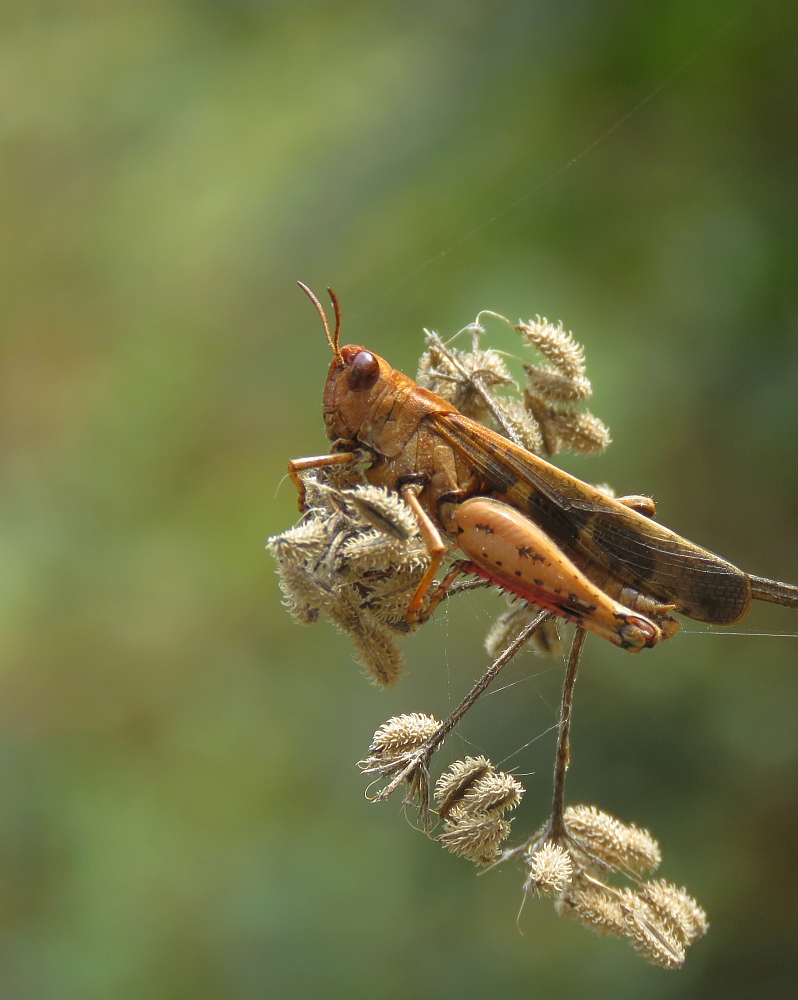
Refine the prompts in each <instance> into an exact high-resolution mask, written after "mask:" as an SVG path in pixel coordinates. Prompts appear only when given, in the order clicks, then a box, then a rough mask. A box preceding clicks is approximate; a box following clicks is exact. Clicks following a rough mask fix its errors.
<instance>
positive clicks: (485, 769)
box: [435, 757, 493, 818]
mask: <svg viewBox="0 0 798 1000" xmlns="http://www.w3.org/2000/svg"><path fill="white" fill-rule="evenodd" d="M491 772H493V765H492V764H491V762H490V761H489V760H488V758H487V757H466V758H465V760H456V761H455V762H454V763H453V764H452V765H451V767H450V768H449V770H448V771H444V773H443V774H442V775H441V776H440V778H438V780H437V782H436V783H435V801H436V803H437V805H438V814H439V815H440V816H441V818H444V817H446V816H447V815H448V814H449V813H450V812H451V811H452V809H454V808H455V806H457V805H459V804H460V803H461V802H462V801H463V799H464V798H465V795H466V792H467V791H468V790H469V789H470V788H471V786H472V785H473V784H474V783H475V782H476V781H479V779H480V778H484V776H485V775H486V774H489V773H491Z"/></svg>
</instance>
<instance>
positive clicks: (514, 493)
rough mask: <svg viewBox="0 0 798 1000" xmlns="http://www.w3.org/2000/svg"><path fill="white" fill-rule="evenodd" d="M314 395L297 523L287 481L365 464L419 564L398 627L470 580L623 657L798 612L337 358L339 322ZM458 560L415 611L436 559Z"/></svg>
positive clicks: (412, 391)
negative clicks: (765, 615) (313, 449)
mask: <svg viewBox="0 0 798 1000" xmlns="http://www.w3.org/2000/svg"><path fill="white" fill-rule="evenodd" d="M299 285H300V287H301V288H302V290H303V291H304V292H305V294H306V295H307V296H308V297H309V298H310V300H311V301H312V302H313V304H314V306H315V307H316V309H317V311H318V313H319V315H320V317H321V320H322V323H323V324H324V330H325V333H326V336H327V340H328V342H329V345H330V347H331V349H332V352H333V360H332V363H331V365H330V369H329V372H328V374H327V382H326V385H325V388H324V403H323V413H324V423H325V425H326V428H327V434H328V437H329V438H330V440H331V441H332V450H331V452H330V453H329V454H326V455H318V456H313V457H308V458H298V459H294V460H293V461H291V462H289V464H288V474H289V476H290V477H291V479H292V480H293V482H294V484H295V485H296V487H297V490H298V492H299V508H300V510H304V484H303V482H302V479H301V476H300V473H301V472H303V471H306V470H309V469H317V468H324V467H329V466H333V465H343V464H346V463H354V462H359V463H364V464H367V466H368V467H367V468H366V469H365V477H366V479H367V480H368V482H370V483H371V484H373V485H376V486H384V487H387V488H389V489H391V490H394V491H396V492H397V493H399V495H400V496H401V497H402V498H403V499H404V501H405V502H406V503H407V505H408V506H409V507H410V509H411V510H412V511H413V513H414V515H415V517H416V519H417V521H418V527H419V532H420V534H421V537H422V539H423V541H424V544H425V546H426V548H427V551H428V553H429V556H430V565H429V568H428V569H427V571H426V573H425V575H424V577H423V579H422V580H421V582H420V583H419V584H418V587H417V589H416V591H415V593H414V594H413V596H412V597H411V599H410V601H409V604H408V608H407V620H408V621H409V622H412V621H421V620H424V619H426V617H428V616H429V614H431V612H432V610H433V609H434V607H435V606H437V603H438V602H439V601H440V599H441V598H442V597H443V595H444V594H445V592H446V590H447V588H448V587H449V586H450V585H451V583H452V581H453V580H454V579H455V578H456V576H457V575H458V574H460V573H475V574H477V575H478V576H481V577H483V578H484V579H486V580H488V581H490V582H491V583H494V584H496V585H498V586H499V587H501V588H503V589H504V590H507V591H510V592H512V593H514V594H516V595H517V596H518V597H521V598H523V599H524V600H526V601H529V602H530V603H533V604H536V605H538V606H539V607H541V608H543V609H544V610H547V611H550V612H553V613H554V614H556V615H559V616H560V617H562V618H565V619H566V620H568V621H571V622H574V623H575V624H576V625H578V626H580V627H581V628H583V629H586V630H588V631H590V632H594V633H595V634H597V635H599V636H601V637H602V638H604V639H607V640H608V641H609V642H611V643H613V644H614V645H616V646H619V647H621V648H623V649H627V650H629V651H630V652H639V651H640V650H641V649H644V648H650V647H652V646H655V645H656V644H657V643H658V642H660V641H661V640H663V639H667V638H669V637H670V636H672V635H673V634H674V633H675V632H676V631H677V630H678V628H679V622H678V621H677V620H676V619H674V618H673V617H672V616H671V614H670V612H672V611H676V612H678V613H679V614H682V615H685V616H686V617H688V618H692V619H694V620H695V621H699V622H707V623H711V624H715V625H734V624H735V623H737V622H739V621H741V620H742V619H743V618H744V617H745V615H746V614H747V612H748V610H749V608H750V605H751V602H752V600H760V601H769V602H771V603H775V604H781V605H785V606H787V607H795V608H798V587H796V586H793V585H791V584H786V583H779V582H778V581H775V580H768V579H766V578H764V577H758V576H753V575H751V574H749V573H745V572H744V571H743V570H740V569H738V568H737V567H736V566H733V565H732V564H731V563H730V562H727V561H726V560H725V559H722V558H721V557H720V556H717V555H715V554H714V553H713V552H710V551H708V550H707V549H704V548H701V547H700V546H698V545H696V544H695V543H693V542H691V541H688V540H687V539H685V538H682V537H681V536H680V535H678V534H676V533H675V532H674V531H671V530H670V529H668V528H666V527H664V526H663V525H661V524H659V523H658V522H657V521H655V520H654V515H655V513H656V509H655V507H654V504H653V501H651V500H649V499H648V498H646V497H639V496H630V497H620V498H618V499H613V498H611V497H609V496H607V495H606V494H604V493H602V492H601V491H600V490H598V489H596V488H595V487H593V486H590V485H588V484H587V483H584V482H582V481H581V480H579V479H577V478H576V477H574V476H571V475H569V474H568V473H566V472H563V471H562V470H560V469H558V468H556V467H555V466H553V465H551V464H550V463H549V462H547V461H545V460H544V459H542V458H540V457H539V456H538V455H535V454H532V453H531V452H528V451H526V450H525V449H524V448H521V447H520V446H518V445H516V444H514V443H513V442H511V441H509V440H508V439H507V438H505V437H503V436H502V435H501V434H498V433H496V432H495V431H492V430H490V429H489V428H487V427H485V426H484V425H482V424H480V423H479V422H477V421H475V420H471V419H470V418H468V417H466V416H464V415H463V414H462V413H460V412H459V410H457V409H456V408H455V407H454V406H453V405H452V404H451V403H448V402H447V401H446V400H444V399H441V397H440V396H437V395H436V394H435V393H433V392H431V391H429V390H428V389H424V388H422V387H421V386H419V385H417V384H416V383H415V382H414V381H413V380H412V379H410V378H408V376H406V375H403V374H402V373H401V372H399V371H397V370H396V369H395V368H392V367H391V365H390V364H389V363H388V362H387V361H385V360H384V359H383V358H381V357H379V356H378V355H376V354H374V353H373V352H372V351H369V350H368V349H367V348H365V347H360V346H356V345H352V344H350V345H347V346H344V347H341V346H340V332H341V309H340V306H339V303H338V300H337V298H336V296H335V294H334V292H333V291H332V289H328V290H327V291H328V292H329V294H330V298H331V300H332V304H333V309H334V312H335V330H334V332H331V331H330V326H329V323H328V321H327V316H326V313H325V310H324V307H323V306H322V305H321V303H320V302H319V300H318V299H317V298H316V296H315V295H314V294H313V292H312V291H311V290H310V289H309V288H308V287H307V286H306V285H304V284H302V282H299ZM454 547H458V548H459V549H460V550H461V551H462V552H463V553H464V555H465V556H466V559H465V560H464V561H459V562H457V563H455V564H454V566H453V568H452V570H451V571H450V572H449V573H448V574H447V575H446V577H445V578H444V580H443V581H442V582H441V583H440V584H439V585H438V587H437V589H436V590H435V592H434V594H433V595H432V596H431V598H430V599H428V600H427V603H426V607H425V599H426V598H428V595H429V593H430V587H431V585H432V583H433V581H434V579H435V577H436V575H437V573H438V570H439V569H440V566H441V563H442V561H443V559H444V557H445V556H446V554H447V553H448V552H449V551H451V550H452V549H453V548H454Z"/></svg>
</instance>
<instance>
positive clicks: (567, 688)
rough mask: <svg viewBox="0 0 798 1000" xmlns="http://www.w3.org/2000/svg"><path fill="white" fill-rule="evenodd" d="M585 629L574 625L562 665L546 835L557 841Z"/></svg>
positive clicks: (562, 824) (561, 834)
mask: <svg viewBox="0 0 798 1000" xmlns="http://www.w3.org/2000/svg"><path fill="white" fill-rule="evenodd" d="M586 635H587V632H585V630H584V629H583V628H577V630H576V632H574V638H573V642H572V643H571V652H570V654H569V656H568V666H567V667H566V669H565V680H564V681H563V686H562V702H561V706H560V730H559V735H558V737H557V757H556V759H555V762H554V792H553V795H552V802H551V817H550V819H549V824H548V827H549V836H550V838H551V839H552V840H554V841H556V842H558V843H559V841H560V840H562V839H563V838H564V837H565V836H566V830H565V822H564V820H563V811H564V807H565V775H566V772H567V771H568V764H569V762H570V760H571V708H572V706H573V700H574V685H575V684H576V674H577V671H578V669H579V659H580V657H581V655H582V647H583V646H584V644H585V637H586Z"/></svg>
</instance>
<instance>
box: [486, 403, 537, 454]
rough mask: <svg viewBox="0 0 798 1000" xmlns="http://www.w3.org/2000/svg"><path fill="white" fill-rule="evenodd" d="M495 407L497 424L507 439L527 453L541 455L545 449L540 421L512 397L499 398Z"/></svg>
mask: <svg viewBox="0 0 798 1000" xmlns="http://www.w3.org/2000/svg"><path fill="white" fill-rule="evenodd" d="M494 406H495V411H496V422H497V423H498V424H499V426H500V429H501V431H502V433H503V434H504V435H505V437H508V438H510V440H511V441H514V442H515V443H516V444H520V445H521V447H522V448H526V450H527V451H532V452H534V453H535V454H539V453H540V451H541V448H542V447H543V436H542V434H541V430H540V427H539V425H538V421H537V420H536V419H535V417H534V416H533V415H532V414H531V413H530V412H529V410H528V409H527V408H526V407H525V406H524V404H523V403H522V402H521V400H520V399H514V398H513V397H512V396H497V397H496V399H495V400H494Z"/></svg>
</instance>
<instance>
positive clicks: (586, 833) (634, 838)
mask: <svg viewBox="0 0 798 1000" xmlns="http://www.w3.org/2000/svg"><path fill="white" fill-rule="evenodd" d="M564 821H565V828H566V830H567V831H568V834H569V835H570V836H571V837H572V838H573V839H574V840H575V841H576V842H577V843H578V844H579V845H580V846H582V847H583V848H584V850H585V852H586V854H587V855H588V858H594V859H596V860H597V861H599V862H600V863H601V864H603V865H605V866H606V867H608V868H611V869H614V870H620V871H626V872H629V873H631V874H633V875H642V874H643V873H644V872H649V871H654V870H655V869H656V868H657V867H658V866H659V864H660V862H661V861H662V854H661V852H660V848H659V844H658V843H657V841H656V840H655V839H654V838H653V837H652V836H651V834H650V833H649V832H648V830H641V829H640V828H639V827H637V826H633V825H628V826H627V825H626V824H625V823H621V821H620V820H618V819H615V817H614V816H610V814H609V813H605V812H602V811H601V810H600V809H597V808H596V807H595V806H584V805H580V806H569V807H568V808H567V809H566V810H565V814H564Z"/></svg>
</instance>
